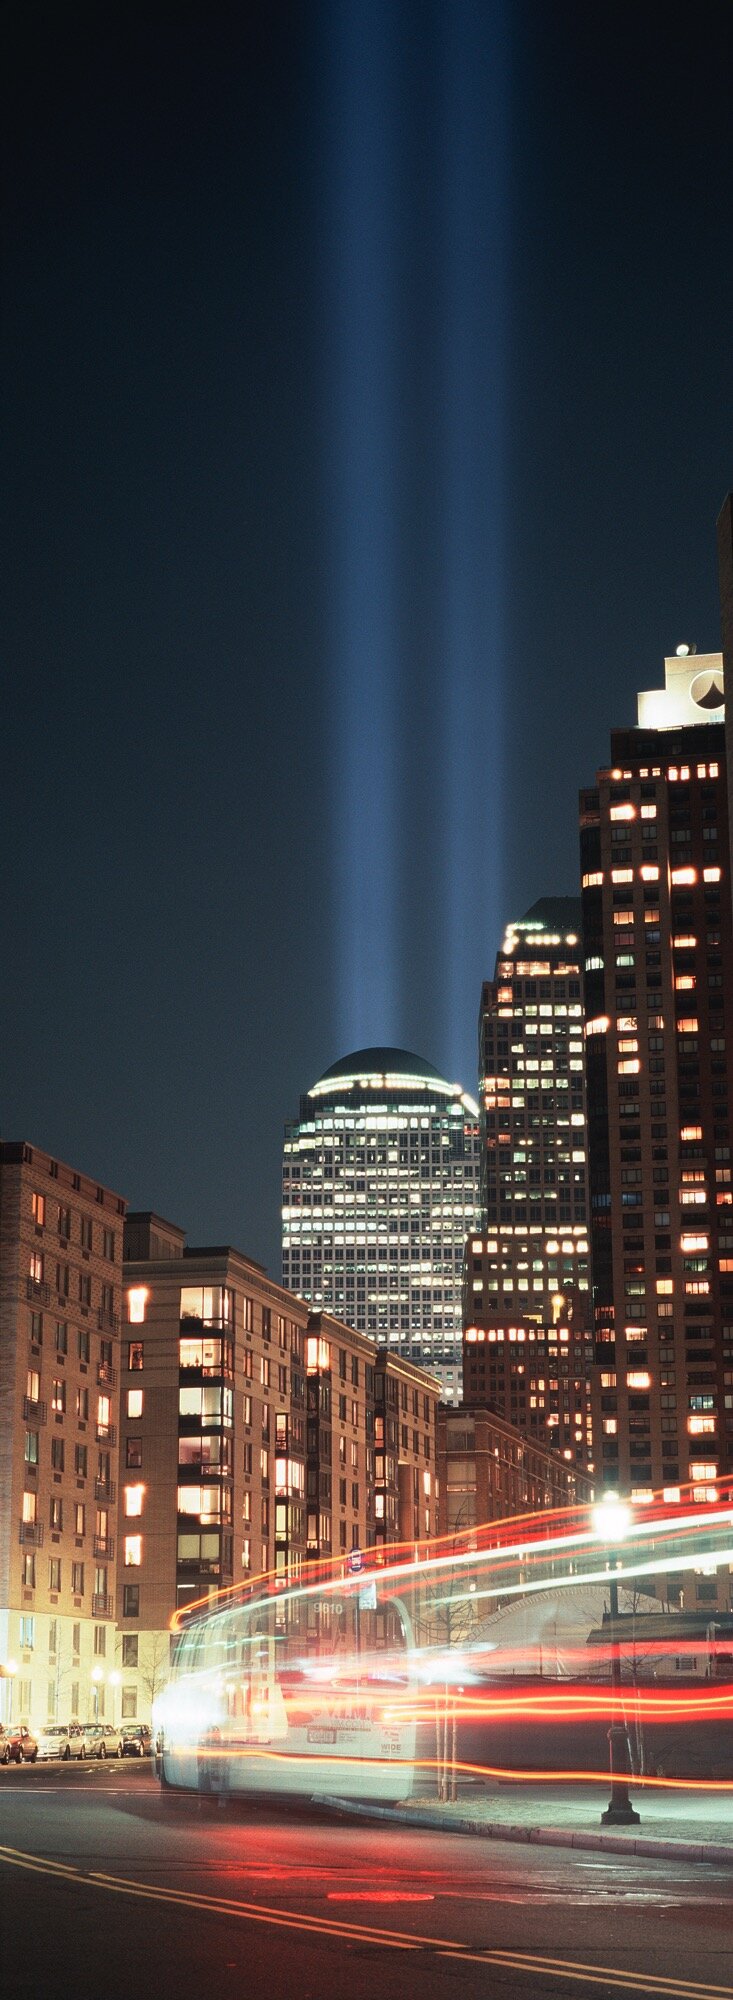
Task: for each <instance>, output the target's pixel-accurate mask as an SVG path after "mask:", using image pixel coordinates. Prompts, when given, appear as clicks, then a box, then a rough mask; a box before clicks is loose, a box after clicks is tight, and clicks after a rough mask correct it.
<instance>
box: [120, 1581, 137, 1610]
mask: <svg viewBox="0 0 733 2000" xmlns="http://www.w3.org/2000/svg"><path fill="white" fill-rule="evenodd" d="M122 1616H123V1618H139V1616H140V1585H139V1583H126V1584H124V1585H123V1590H122Z"/></svg>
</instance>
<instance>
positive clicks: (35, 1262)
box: [28, 1250, 43, 1285]
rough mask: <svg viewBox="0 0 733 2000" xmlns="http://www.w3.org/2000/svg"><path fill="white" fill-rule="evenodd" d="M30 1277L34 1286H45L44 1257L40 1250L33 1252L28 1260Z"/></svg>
mask: <svg viewBox="0 0 733 2000" xmlns="http://www.w3.org/2000/svg"><path fill="white" fill-rule="evenodd" d="M28 1276H29V1278H30V1281H31V1284H32V1285H42V1284H43V1257H42V1255H41V1252H40V1250H32V1251H31V1254H30V1257H29V1260H28Z"/></svg>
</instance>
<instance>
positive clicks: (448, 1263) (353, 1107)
mask: <svg viewBox="0 0 733 2000" xmlns="http://www.w3.org/2000/svg"><path fill="white" fill-rule="evenodd" d="M479 1155H480V1146H479V1114H478V1106H477V1104H476V1103H475V1102H474V1100H473V1098H471V1097H469V1096H468V1095H467V1094H466V1092H465V1091H464V1090H462V1088H461V1086H460V1084H457V1083H449V1082H448V1081H447V1080H446V1079H445V1078H444V1077H441V1076H440V1074H439V1072H438V1070H436V1069H434V1068H433V1067H432V1064H430V1063H426V1062H423V1061H422V1060H421V1058H420V1057H418V1056H415V1055H411V1054H409V1053H408V1052H407V1051H406V1050H405V1049H381V1048H380V1049H360V1050H358V1051H357V1052H356V1053H355V1054H353V1055H349V1056H345V1057H344V1058H343V1060H342V1061H341V1062H337V1063H334V1065H333V1067H332V1068H331V1069H329V1070H327V1071H326V1073H325V1075H324V1076H322V1077H321V1078H320V1079H319V1081H318V1082H317V1083H315V1084H314V1085H313V1087H312V1089H311V1090H309V1091H308V1093H307V1095H306V1096H305V1097H303V1098H302V1099H301V1104H300V1116H299V1118H298V1119H297V1120H296V1121H295V1122H294V1123H293V1124H289V1125H288V1126H287V1128H286V1134H285V1152H284V1160H283V1280H284V1283H285V1284H286V1285H288V1286H289V1287H290V1288H291V1289H292V1290H293V1291H294V1292H297V1293H299V1294H300V1296H301V1298H303V1299H307V1300H309V1301H310V1302H311V1303H312V1304H313V1306H314V1307H316V1308H317V1309H318V1310H320V1311H324V1312H326V1311H327V1312H330V1313H334V1314H335V1315H336V1317H337V1318H339V1319H343V1320H346V1321H347V1323H348V1324H349V1325H350V1326H353V1327H355V1328H356V1329H357V1330H358V1331H359V1332H360V1333H367V1334H369V1335H370V1337H371V1338H372V1339H374V1340H377V1341H379V1342H380V1343H384V1344H385V1346H387V1347H388V1348H389V1349H390V1350H392V1351H394V1352H395V1353H397V1354H399V1355H400V1356H402V1357H403V1359H405V1360H408V1361H412V1362H414V1363H416V1364H417V1365H422V1366H423V1367H425V1368H428V1369H430V1370H432V1372H433V1374H435V1375H437V1376H438V1377H439V1378H440V1381H441V1383H442V1387H443V1393H444V1395H445V1397H446V1398H447V1400H448V1401H455V1400H457V1399H458V1398H459V1396H460V1376H461V1277H462V1267H463V1253H464V1246H465V1242H466V1237H467V1235H468V1234H469V1231H470V1230H471V1229H473V1228H475V1226H476V1223H477V1219H478V1213H479Z"/></svg>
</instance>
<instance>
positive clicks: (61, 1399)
mask: <svg viewBox="0 0 733 2000" xmlns="http://www.w3.org/2000/svg"><path fill="white" fill-rule="evenodd" d="M51 1408H52V1410H55V1411H56V1414H57V1416H60V1415H61V1414H62V1412H63V1411H64V1410H65V1409H66V1383H65V1382H64V1381H62V1380H60V1379H59V1377H58V1376H57V1377H56V1378H55V1380H54V1381H53V1382H52V1384H51Z"/></svg>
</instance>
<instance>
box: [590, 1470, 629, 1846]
mask: <svg viewBox="0 0 733 2000" xmlns="http://www.w3.org/2000/svg"><path fill="white" fill-rule="evenodd" d="M630 1524H631V1511H630V1508H628V1507H627V1506H626V1504H625V1502H624V1501H623V1500H621V1499H620V1498H619V1495H618V1494H617V1493H605V1494H604V1496H603V1499H602V1500H599V1502H598V1505H597V1507H594V1509H593V1527H594V1529H595V1533H596V1534H597V1536H598V1538H599V1540H600V1541H602V1542H622V1541H623V1539H624V1535H626V1534H627V1533H628V1529H629V1526H630ZM614 1570H615V1559H613V1569H612V1571H611V1574H610V1576H609V1594H610V1599H611V1687H612V1689H613V1708H614V1719H613V1722H612V1723H611V1727H610V1729H609V1732H608V1749H609V1762H610V1768H611V1797H610V1799H609V1802H608V1805H607V1807H606V1810H605V1812H603V1813H601V1824H602V1825H603V1826H638V1824H639V1814H638V1812H635V1810H634V1807H633V1806H632V1804H631V1801H630V1799H629V1786H628V1778H629V1746H628V1742H627V1739H626V1730H625V1727H624V1724H623V1723H622V1722H621V1721H619V1719H618V1707H619V1702H620V1695H621V1648H620V1645H619V1639H618V1616H619V1613H618V1583H617V1580H616V1577H615V1575H614V1573H613V1572H614Z"/></svg>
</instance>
